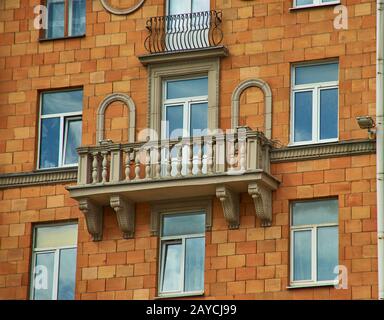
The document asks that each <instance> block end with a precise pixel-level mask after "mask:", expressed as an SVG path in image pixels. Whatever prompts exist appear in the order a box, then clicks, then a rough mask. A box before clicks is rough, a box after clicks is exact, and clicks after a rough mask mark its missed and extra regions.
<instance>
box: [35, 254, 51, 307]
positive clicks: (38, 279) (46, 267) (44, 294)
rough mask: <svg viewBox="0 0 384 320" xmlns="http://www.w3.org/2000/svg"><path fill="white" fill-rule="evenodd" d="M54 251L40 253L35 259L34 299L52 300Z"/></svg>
mask: <svg viewBox="0 0 384 320" xmlns="http://www.w3.org/2000/svg"><path fill="white" fill-rule="evenodd" d="M54 264H55V254H54V253H51V252H50V253H38V254H36V260H35V274H34V281H33V291H34V292H33V299H34V300H52V299H53V296H52V289H53V271H54Z"/></svg>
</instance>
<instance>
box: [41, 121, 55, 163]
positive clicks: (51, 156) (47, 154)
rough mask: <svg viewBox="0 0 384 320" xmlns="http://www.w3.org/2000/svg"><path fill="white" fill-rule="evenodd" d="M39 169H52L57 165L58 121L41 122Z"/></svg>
mask: <svg viewBox="0 0 384 320" xmlns="http://www.w3.org/2000/svg"><path fill="white" fill-rule="evenodd" d="M40 130H41V132H40V163H39V167H40V168H54V167H57V166H58V165H59V145H60V119H59V118H50V119H42V120H41V128H40Z"/></svg>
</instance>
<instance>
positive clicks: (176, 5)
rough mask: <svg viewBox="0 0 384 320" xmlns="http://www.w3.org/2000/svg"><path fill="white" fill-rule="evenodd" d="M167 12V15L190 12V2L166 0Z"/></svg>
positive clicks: (189, 0) (187, 0)
mask: <svg viewBox="0 0 384 320" xmlns="http://www.w3.org/2000/svg"><path fill="white" fill-rule="evenodd" d="M168 1H169V2H168V6H169V7H168V11H169V14H170V15H172V14H180V13H190V12H191V0H183V1H180V0H168Z"/></svg>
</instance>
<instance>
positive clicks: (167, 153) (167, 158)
mask: <svg viewBox="0 0 384 320" xmlns="http://www.w3.org/2000/svg"><path fill="white" fill-rule="evenodd" d="M165 163H166V164H165V166H166V176H167V177H171V176H172V146H171V145H170V144H168V146H166V147H165Z"/></svg>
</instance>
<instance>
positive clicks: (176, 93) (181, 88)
mask: <svg viewBox="0 0 384 320" xmlns="http://www.w3.org/2000/svg"><path fill="white" fill-rule="evenodd" d="M207 95H208V78H199V79H188V80H177V81H167V99H179V98H186V97H196V96H207Z"/></svg>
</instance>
